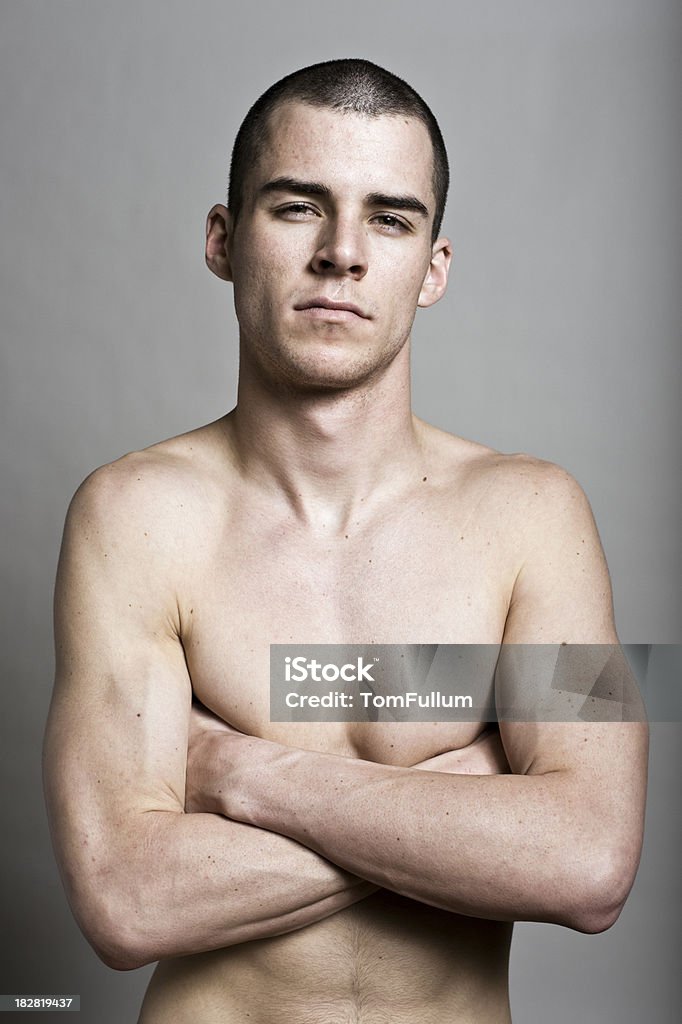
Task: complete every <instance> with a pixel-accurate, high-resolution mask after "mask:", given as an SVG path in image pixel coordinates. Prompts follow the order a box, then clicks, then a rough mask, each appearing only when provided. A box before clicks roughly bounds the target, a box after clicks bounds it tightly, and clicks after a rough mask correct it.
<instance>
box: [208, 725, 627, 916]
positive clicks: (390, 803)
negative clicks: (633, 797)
mask: <svg viewBox="0 0 682 1024" xmlns="http://www.w3.org/2000/svg"><path fill="white" fill-rule="evenodd" d="M256 742H260V741H256ZM272 747H273V751H271V756H266V757H264V756H263V751H262V749H261V750H260V751H259V755H258V758H257V760H254V762H253V763H252V764H251V766H250V771H249V777H250V780H251V781H250V782H249V780H248V779H246V778H245V779H244V782H243V783H242V781H241V776H240V781H239V784H238V786H237V790H238V792H239V806H233V807H230V798H229V797H228V798H227V801H226V803H225V807H226V808H229V809H228V813H233V814H235V815H239V816H240V817H242V818H243V819H244V820H248V821H251V822H254V823H256V824H258V825H260V826H262V827H264V828H267V829H270V830H271V831H275V832H280V833H281V834H283V835H287V836H289V837H291V838H293V839H296V840H297V841H298V842H300V843H303V844H305V845H306V846H308V847H309V848H310V849H313V850H315V851H316V852H318V853H320V854H322V855H323V856H324V857H326V858H329V859H330V860H333V861H334V862H335V863H337V864H339V865H340V866H342V867H343V868H345V869H346V870H348V871H351V872H353V873H356V874H358V875H361V876H362V877H364V878H368V879H370V880H371V881H373V882H375V883H376V884H377V885H380V886H384V887H386V888H389V889H393V890H395V891H397V892H400V893H402V894H403V895H406V896H410V897H412V898H415V899H418V900H421V901H423V902H426V903H430V904H433V905H435V906H439V907H442V908H444V909H446V910H450V911H454V912H457V913H461V914H468V915H472V916H476V917H487V918H493V919H502V920H518V919H522V920H538V921H551V922H555V923H560V924H566V925H569V926H571V927H575V928H579V929H580V930H585V931H599V930H602V929H603V928H604V927H607V926H608V925H609V924H610V923H612V920H613V919H615V916H617V912H618V909H619V907H620V904H621V900H622V899H624V893H623V892H622V891H621V890H622V888H623V884H625V879H626V876H627V872H624V871H621V868H620V865H619V864H618V863H616V862H615V861H614V858H613V857H612V853H613V849H614V846H612V845H609V844H604V843H603V842H602V840H603V837H604V833H605V831H606V833H608V829H609V822H607V821H604V820H602V821H600V820H599V818H598V815H596V814H592V813H590V812H589V811H588V812H587V813H586V809H585V806H584V801H583V799H582V796H581V795H580V794H579V793H578V791H577V790H576V786H575V783H574V781H573V780H572V779H571V777H570V774H569V773H564V772H561V771H556V772H551V773H547V774H544V775H525V776H520V775H496V776H491V775H487V776H466V777H465V776H460V775H443V774H441V773H433V772H422V771H416V770H414V769H411V768H395V767H391V766H385V765H378V764H375V763H373V762H367V761H360V760H353V759H347V758H341V757H336V756H334V755H328V754H318V753H312V752H309V751H299V750H292V749H288V748H284V747H277V749H276V750H275V749H274V748H275V747H276V745H272ZM221 799H222V798H221ZM621 877H622V878H623V880H624V881H623V884H621V881H620V879H621ZM627 887H628V888H629V884H628V885H627ZM611 904H613V906H612V905H611Z"/></svg>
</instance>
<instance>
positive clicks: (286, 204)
mask: <svg viewBox="0 0 682 1024" xmlns="http://www.w3.org/2000/svg"><path fill="white" fill-rule="evenodd" d="M433 215H434V196H433V190H432V148H431V142H430V139H429V136H428V133H427V131H426V129H425V127H424V126H423V125H422V124H421V122H420V121H418V120H416V119H414V118H407V117H405V116H399V117H376V118H368V117H363V116H360V115H355V114H344V113H339V112H336V111H333V110H329V109H326V108H318V107H313V106H309V105H307V104H303V103H287V104H285V105H282V106H280V107H279V108H278V109H277V110H275V112H274V113H273V115H272V117H271V121H270V130H269V144H268V145H267V146H266V147H264V152H263V154H262V156H261V158H260V160H259V161H258V163H257V165H256V166H255V167H254V169H253V174H252V176H251V178H250V179H249V181H248V182H247V184H246V189H245V195H244V200H243V205H242V209H241V212H240V215H239V218H238V221H237V224H236V226H235V227H234V230H233V232H232V235H231V239H230V240H229V242H228V252H229V258H230V275H231V277H232V280H233V282H234V291H235V307H236V311H237V317H238V320H239V325H240V336H241V342H242V358H246V359H251V360H254V361H255V364H256V365H257V366H258V367H260V369H261V370H263V371H265V372H266V374H267V376H268V377H269V378H270V379H271V380H272V379H274V380H276V381H282V382H287V383H289V384H291V385H294V386H297V387H308V388H311V387H312V388H319V387H323V388H347V387H353V386H355V385H357V384H360V383H362V382H363V381H366V380H368V379H370V378H372V377H373V376H375V375H376V374H377V373H378V372H379V371H381V370H382V369H383V368H384V367H386V366H387V365H389V364H390V363H391V362H392V360H393V359H394V357H395V356H396V354H397V353H398V352H399V351H400V350H401V349H402V348H403V346H404V344H405V342H406V341H407V339H408V337H409V334H410V330H411V327H412V321H413V319H414V315H415V311H416V307H417V305H418V304H420V305H431V304H432V303H433V302H435V301H437V299H438V298H440V296H441V295H442V293H443V291H444V290H445V283H446V279H447V268H448V263H449V257H450V250H449V245H448V243H447V242H446V240H444V239H441V240H440V241H439V242H438V243H436V245H435V246H432V243H431V229H432V223H433Z"/></svg>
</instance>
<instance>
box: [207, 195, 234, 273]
mask: <svg viewBox="0 0 682 1024" xmlns="http://www.w3.org/2000/svg"><path fill="white" fill-rule="evenodd" d="M231 246H232V214H231V213H230V211H229V210H228V209H227V207H226V206H223V205H222V204H220V203H218V204H217V205H216V206H214V207H213V209H212V210H210V211H209V214H208V217H207V218H206V266H207V267H208V269H209V270H212V271H213V273H214V274H215V275H216V277H220V278H222V280H223V281H231V280H232V264H231V262H230V249H231Z"/></svg>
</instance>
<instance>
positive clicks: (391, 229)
mask: <svg viewBox="0 0 682 1024" xmlns="http://www.w3.org/2000/svg"><path fill="white" fill-rule="evenodd" d="M372 221H373V223H374V224H377V225H378V226H379V227H380V228H381V229H382V231H383V232H384V234H387V235H397V234H401V233H402V232H403V231H409V230H410V229H409V226H408V225H407V224H406V223H405V221H403V220H401V219H400V218H399V217H396V215H395V214H394V213H378V214H376V215H375V216H374V217H373V218H372Z"/></svg>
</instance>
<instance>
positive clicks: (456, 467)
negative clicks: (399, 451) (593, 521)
mask: <svg viewBox="0 0 682 1024" xmlns="http://www.w3.org/2000/svg"><path fill="white" fill-rule="evenodd" d="M420 426H421V429H422V431H423V436H424V438H425V439H426V442H427V444H428V447H429V449H430V451H431V452H433V453H434V455H435V456H436V462H437V465H438V466H439V468H440V472H441V473H442V474H443V477H444V479H445V480H447V481H451V482H452V483H453V484H455V483H458V482H461V481H462V479H463V478H464V479H466V480H469V481H472V482H475V483H476V484H478V485H480V490H482V491H483V490H485V491H486V497H487V501H489V502H490V503H491V504H492V505H493V506H497V507H498V511H501V510H502V508H505V507H506V508H508V515H510V516H512V515H514V516H519V517H522V518H523V519H527V518H529V517H530V521H531V522H530V525H532V522H540V521H541V520H546V519H547V518H548V517H549V518H551V517H552V516H553V515H566V514H568V515H577V516H580V515H584V514H585V513H588V512H589V503H588V501H587V498H586V496H585V493H584V491H583V489H582V487H581V486H580V484H579V483H578V482H577V480H576V479H575V478H574V477H573V476H571V474H570V473H569V472H568V471H567V470H565V469H563V468H562V467H561V466H558V465H556V464H555V463H553V462H548V461H546V460H545V459H540V458H537V457H535V456H533V455H528V454H526V453H523V452H514V453H512V454H507V453H504V452H500V451H497V450H496V449H494V448H491V447H489V446H487V445H484V444H480V443H478V442H476V441H471V440H469V439H467V438H462V437H457V436H455V435H453V434H448V433H446V432H445V431H442V430H438V429H436V428H434V427H430V426H427V425H426V424H421V425H420Z"/></svg>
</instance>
